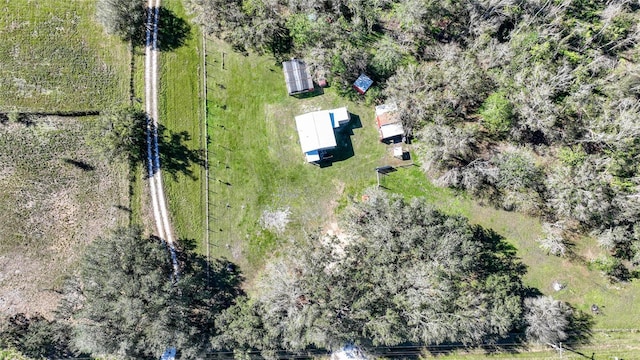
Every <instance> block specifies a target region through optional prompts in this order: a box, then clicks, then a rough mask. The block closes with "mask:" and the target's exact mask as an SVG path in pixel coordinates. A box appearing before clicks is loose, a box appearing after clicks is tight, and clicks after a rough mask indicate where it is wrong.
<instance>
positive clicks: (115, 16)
mask: <svg viewBox="0 0 640 360" xmlns="http://www.w3.org/2000/svg"><path fill="white" fill-rule="evenodd" d="M144 4H145V2H144V0H98V2H97V4H96V17H97V18H98V20H99V21H100V22H101V23H102V25H104V27H105V29H106V30H107V32H108V33H110V34H114V35H117V36H119V37H120V38H122V39H123V40H125V41H134V42H136V41H141V40H142V38H143V37H142V34H143V30H144V19H145V6H144Z"/></svg>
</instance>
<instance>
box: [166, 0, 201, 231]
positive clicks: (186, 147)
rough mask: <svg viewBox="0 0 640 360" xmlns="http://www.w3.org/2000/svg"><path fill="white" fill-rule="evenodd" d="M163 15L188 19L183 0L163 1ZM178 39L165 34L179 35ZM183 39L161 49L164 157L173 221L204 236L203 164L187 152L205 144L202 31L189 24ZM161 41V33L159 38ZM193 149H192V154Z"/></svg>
mask: <svg viewBox="0 0 640 360" xmlns="http://www.w3.org/2000/svg"><path fill="white" fill-rule="evenodd" d="M162 4H163V5H162V6H163V8H164V10H166V11H163V13H161V16H165V17H175V18H177V19H182V20H185V21H186V19H187V16H186V14H185V12H184V9H183V7H182V3H181V1H178V0H170V1H163V3H162ZM175 40H176V39H165V41H175ZM178 40H180V41H184V44H183V45H182V46H180V47H177V48H175V49H173V50H166V51H164V52H162V54H161V57H160V67H161V70H160V71H161V73H160V93H159V96H160V99H159V101H160V115H159V116H160V123H161V124H162V125H164V126H165V127H166V131H165V133H164V136H165V142H166V143H167V147H166V148H164V149H161V151H165V155H166V158H163V160H165V161H163V163H162V167H163V174H164V177H163V179H164V184H165V192H166V195H167V199H168V201H169V204H168V206H169V209H170V211H171V220H172V225H173V226H174V230H175V233H176V235H177V236H178V237H179V238H182V239H193V240H196V241H197V242H201V239H202V237H203V230H202V229H203V227H204V224H205V220H204V203H203V200H202V186H203V185H202V184H203V183H202V181H203V180H202V176H203V175H202V168H201V167H200V166H198V165H197V164H194V163H192V162H190V160H189V156H191V155H193V154H195V152H197V151H199V149H202V148H203V145H202V144H201V125H200V124H201V119H202V115H201V106H200V104H201V103H200V101H201V96H200V85H199V84H200V53H199V51H200V50H199V44H200V31H199V29H197V28H195V27H191V28H190V32H189V33H188V35H187V36H186V37H183V38H181V39H178ZM161 42H162V39H161ZM190 154H191V155H190Z"/></svg>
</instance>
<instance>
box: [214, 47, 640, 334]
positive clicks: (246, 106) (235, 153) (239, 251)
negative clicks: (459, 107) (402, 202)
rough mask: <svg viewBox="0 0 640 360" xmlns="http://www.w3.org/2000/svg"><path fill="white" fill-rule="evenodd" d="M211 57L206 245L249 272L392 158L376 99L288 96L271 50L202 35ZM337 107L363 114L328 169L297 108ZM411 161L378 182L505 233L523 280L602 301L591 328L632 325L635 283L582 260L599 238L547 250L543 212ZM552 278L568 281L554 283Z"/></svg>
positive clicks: (370, 181) (638, 312)
mask: <svg viewBox="0 0 640 360" xmlns="http://www.w3.org/2000/svg"><path fill="white" fill-rule="evenodd" d="M223 53H224V69H223V68H222V57H223ZM207 64H208V65H207V73H208V76H207V85H208V109H209V111H208V114H209V132H208V134H209V137H210V145H209V156H210V164H211V171H210V180H209V185H210V193H209V198H210V205H211V207H210V216H211V223H210V225H211V226H210V227H211V232H210V239H211V243H210V251H211V253H212V255H213V256H223V257H227V258H229V259H231V260H233V261H236V262H238V263H239V264H240V265H241V266H242V268H243V269H244V270H245V272H246V273H247V276H248V278H252V277H253V276H254V275H255V274H254V272H255V271H257V270H258V269H259V268H260V267H261V265H262V264H263V263H264V260H265V259H266V258H268V257H269V256H271V255H272V253H273V252H275V251H277V249H278V248H279V247H280V246H286V244H287V243H290V242H291V239H292V238H295V237H296V236H300V235H301V234H303V233H305V232H310V231H315V230H322V231H326V230H328V229H330V228H331V223H332V222H334V221H335V218H334V215H333V213H334V210H338V211H339V210H340V209H341V208H342V207H343V206H344V205H345V204H346V203H347V202H348V201H349V199H357V198H358V196H359V194H360V193H361V191H362V190H363V189H364V188H366V187H368V186H374V185H375V184H376V176H375V172H374V169H375V167H377V166H381V165H386V164H388V163H391V162H392V161H393V160H392V159H391V158H390V154H389V149H388V148H387V147H385V146H384V145H382V144H380V143H379V142H378V138H377V136H378V134H377V131H376V129H375V126H374V123H373V122H374V117H373V108H372V107H370V106H365V105H363V104H356V103H352V102H350V101H347V100H345V99H341V98H339V97H338V96H337V95H336V94H335V93H334V91H333V90H332V89H327V90H326V92H325V94H323V95H320V96H316V97H309V98H304V99H297V98H294V97H289V96H287V94H286V88H285V85H284V78H283V74H282V70H281V67H280V66H279V64H277V63H275V61H274V60H273V59H272V58H270V57H266V56H265V57H261V56H256V55H253V54H250V55H247V56H244V55H240V54H238V53H235V52H233V51H232V50H231V49H229V48H228V47H227V46H226V45H225V44H223V43H221V42H218V41H215V40H209V42H208V45H207ZM339 106H347V107H348V108H349V111H350V112H351V113H353V114H355V115H357V116H358V117H359V124H358V127H356V128H355V129H353V135H351V136H350V137H349V139H350V142H351V144H352V147H353V156H352V157H349V158H347V159H345V160H343V161H338V162H335V163H333V165H332V166H330V167H325V168H320V167H317V166H313V165H309V164H305V163H304V160H303V155H302V153H301V150H300V146H299V141H298V135H297V132H296V129H295V122H294V116H295V115H297V114H301V113H304V112H307V111H312V110H317V109H330V108H334V107H339ZM360 125H361V127H360ZM417 165H418V164H416V165H415V166H408V167H402V168H399V170H398V171H397V172H394V173H391V174H390V175H387V176H383V177H382V180H381V183H382V185H383V186H384V187H385V188H387V189H388V191H390V192H394V193H400V194H403V195H405V196H407V197H414V196H422V197H425V198H426V199H427V200H428V201H429V202H430V203H432V204H433V205H434V206H435V207H437V208H439V209H441V210H443V211H444V212H447V213H450V214H461V215H463V216H466V217H468V218H469V219H470V221H471V222H472V223H477V224H480V225H482V226H484V227H487V228H491V229H493V230H495V231H496V232H498V233H499V234H501V235H502V236H504V237H505V239H506V240H507V241H509V242H510V243H511V244H513V245H514V246H515V248H516V249H517V251H518V256H519V257H520V258H521V259H522V261H523V262H524V263H525V264H526V265H527V270H528V272H527V274H526V275H525V276H524V281H525V284H526V285H527V286H531V287H534V288H536V289H538V290H539V291H541V292H542V293H544V294H548V295H552V296H553V297H554V298H557V299H561V300H566V301H568V302H570V303H571V304H572V305H573V306H575V307H576V308H577V309H579V310H582V311H585V312H587V313H589V312H590V310H589V309H590V307H591V305H592V304H597V305H599V306H600V308H601V310H602V311H601V314H600V315H597V316H595V317H594V328H596V329H635V328H637V327H638V324H640V318H639V316H640V303H639V302H638V301H637V300H638V299H639V298H640V285H638V283H637V282H632V283H623V284H611V283H609V281H608V280H607V279H606V278H605V277H604V276H603V275H602V274H601V273H600V272H599V271H597V270H590V269H589V268H588V267H587V263H588V261H589V260H591V259H593V258H595V257H597V256H598V255H599V254H600V251H599V249H597V247H595V246H588V245H583V246H580V245H579V246H577V247H576V252H577V253H578V255H579V256H578V258H577V259H568V258H559V257H555V256H549V255H547V254H546V253H545V252H544V251H542V250H541V249H540V248H539V247H538V243H537V242H536V239H537V238H538V237H539V236H540V234H541V224H540V222H539V220H537V219H535V218H531V217H528V216H525V215H522V214H519V213H514V212H507V211H502V210H498V209H494V208H493V207H490V206H483V205H480V204H479V203H478V202H476V201H473V200H471V199H469V198H468V197H467V196H466V195H465V194H461V193H457V192H455V191H452V190H449V189H442V188H439V187H436V186H434V185H433V184H432V183H431V182H430V181H428V180H427V179H426V178H425V176H424V175H423V173H422V172H421V170H420V168H419V166H417ZM265 213H271V214H278V213H279V214H280V215H281V216H282V214H287V213H288V217H287V220H288V223H287V225H286V227H285V230H284V231H283V232H281V233H279V231H278V230H277V229H266V228H265V226H263V224H262V223H261V218H262V217H263V215H264V214H265ZM583 241H585V242H587V243H589V240H588V239H585V240H583ZM555 280H557V281H559V282H561V283H563V284H565V285H566V286H567V287H566V288H565V289H563V290H561V291H558V292H556V291H554V290H553V289H552V283H553V281H555Z"/></svg>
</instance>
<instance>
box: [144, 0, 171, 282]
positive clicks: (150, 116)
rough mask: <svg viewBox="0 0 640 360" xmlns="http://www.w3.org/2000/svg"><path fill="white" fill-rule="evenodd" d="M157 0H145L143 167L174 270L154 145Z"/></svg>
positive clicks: (158, 10)
mask: <svg viewBox="0 0 640 360" xmlns="http://www.w3.org/2000/svg"><path fill="white" fill-rule="evenodd" d="M159 12H160V0H147V23H146V29H147V33H146V35H147V38H146V47H145V70H144V88H145V112H146V114H147V164H148V167H147V170H148V172H149V188H150V192H151V202H152V207H153V216H154V219H155V223H156V231H157V236H158V237H160V238H161V239H163V240H164V241H166V242H167V245H168V246H169V250H170V251H171V259H172V261H173V267H174V272H175V274H176V275H177V273H178V261H177V257H176V251H175V243H174V240H173V232H172V230H171V223H170V222H169V213H168V211H167V204H166V199H165V196H164V188H163V186H162V172H161V170H160V151H159V149H158V54H159V50H158V20H159Z"/></svg>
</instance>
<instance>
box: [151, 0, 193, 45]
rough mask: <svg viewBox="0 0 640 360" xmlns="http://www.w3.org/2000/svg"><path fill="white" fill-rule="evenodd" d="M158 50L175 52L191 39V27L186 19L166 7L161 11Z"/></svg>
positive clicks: (161, 8)
mask: <svg viewBox="0 0 640 360" xmlns="http://www.w3.org/2000/svg"><path fill="white" fill-rule="evenodd" d="M159 15H160V20H159V21H158V48H159V50H160V51H173V50H175V49H177V48H180V47H182V46H183V45H184V43H185V42H186V41H187V40H189V39H191V25H189V24H188V23H187V22H186V21H185V20H184V19H182V18H180V17H177V16H176V14H175V13H174V12H173V11H171V10H169V9H167V8H164V7H160V10H159Z"/></svg>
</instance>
